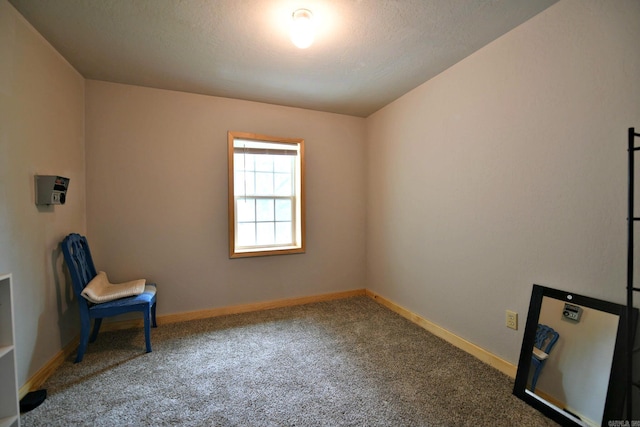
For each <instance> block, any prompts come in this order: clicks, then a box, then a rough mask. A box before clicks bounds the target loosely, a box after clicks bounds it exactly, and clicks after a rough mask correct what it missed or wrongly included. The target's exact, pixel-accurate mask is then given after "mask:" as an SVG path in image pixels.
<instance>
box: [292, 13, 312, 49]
mask: <svg viewBox="0 0 640 427" xmlns="http://www.w3.org/2000/svg"><path fill="white" fill-rule="evenodd" d="M292 19H293V22H292V24H291V33H290V36H291V41H292V42H293V44H294V45H296V46H297V47H299V48H300V49H306V48H308V47H309V46H311V43H313V37H314V28H313V14H312V13H311V11H310V10H309V9H298V10H296V11H295V12H293V16H292Z"/></svg>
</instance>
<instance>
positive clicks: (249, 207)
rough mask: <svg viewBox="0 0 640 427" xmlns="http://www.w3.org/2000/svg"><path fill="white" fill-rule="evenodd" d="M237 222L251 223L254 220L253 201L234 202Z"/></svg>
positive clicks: (239, 200)
mask: <svg viewBox="0 0 640 427" xmlns="http://www.w3.org/2000/svg"><path fill="white" fill-rule="evenodd" d="M236 209H237V214H236V215H237V217H238V222H253V221H255V220H256V201H255V200H253V199H248V200H247V199H238V201H237V202H236Z"/></svg>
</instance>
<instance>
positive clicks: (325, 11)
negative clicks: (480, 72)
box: [9, 0, 557, 117]
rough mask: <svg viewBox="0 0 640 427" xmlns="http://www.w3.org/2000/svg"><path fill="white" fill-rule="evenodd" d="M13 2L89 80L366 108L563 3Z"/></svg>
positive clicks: (346, 110) (335, 108) (342, 109)
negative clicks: (308, 16) (305, 21)
mask: <svg viewBox="0 0 640 427" xmlns="http://www.w3.org/2000/svg"><path fill="white" fill-rule="evenodd" d="M9 1H10V3H11V4H13V5H14V7H16V9H18V11H19V12H20V13H21V14H22V15H23V16H24V17H25V18H26V19H27V20H28V21H29V22H30V23H31V24H32V25H33V26H34V27H35V28H36V29H37V30H38V31H39V32H40V33H41V34H42V35H43V36H44V37H45V38H46V39H47V40H48V41H49V42H50V43H51V44H52V45H53V46H54V47H55V48H56V49H57V50H58V51H59V52H60V53H61V54H62V55H63V56H64V57H65V58H66V59H67V60H68V61H69V62H70V63H71V64H72V65H73V66H74V67H75V68H76V69H77V70H78V71H79V72H80V73H81V74H82V75H83V76H84V77H85V78H87V79H95V80H105V81H110V82H119V83H127V84H133V85H140V86H148V87H155V88H163V89H171V90H178V91H185V92H194V93H200V94H206V95H214V96H222V97H229V98H237V99H245V100H252V101H259V102H266V103H271V104H279V105H288V106H294V107H301V108H308V109H312V110H320V111H329V112H335V113H341V114H348V115H354V116H360V117H366V116H368V115H370V114H371V113H373V112H375V111H377V110H378V109H380V108H382V107H383V106H385V105H386V104H388V103H390V102H392V101H393V100H395V99H397V98H398V97H400V96H401V95H403V94H405V93H406V92H408V91H410V90H411V89H413V88H415V87H416V86H418V85H420V84H421V83H424V82H425V81H427V80H429V79H430V78H432V77H434V76H435V75H437V74H439V73H440V72H442V71H443V70H445V69H447V68H448V67H450V66H451V65H453V64H455V63H456V62H458V61H460V60H461V59H463V58H465V57H466V56H468V55H470V54H471V53H473V52H475V51H476V50H478V49H480V48H481V47H483V46H485V45H486V44H487V43H489V42H491V41H492V40H495V39H496V38H497V37H499V36H501V35H502V34H504V33H506V32H508V31H509V30H511V29H512V28H514V27H516V26H518V25H519V24H521V23H522V22H524V21H526V20H527V19H529V18H531V17H533V16H534V15H536V14H537V13H539V12H541V11H542V10H544V9H545V8H547V7H548V6H550V5H551V4H553V3H555V2H556V1H557V0H9ZM300 7H306V8H308V9H310V10H312V11H313V13H314V19H315V21H316V24H317V26H318V29H317V35H316V39H315V42H314V44H313V45H312V46H311V47H309V48H308V49H305V50H301V49H298V48H296V47H295V46H293V44H292V43H291V41H290V40H289V38H288V34H287V27H288V24H289V21H290V17H291V14H292V12H293V11H294V10H295V9H297V8H300Z"/></svg>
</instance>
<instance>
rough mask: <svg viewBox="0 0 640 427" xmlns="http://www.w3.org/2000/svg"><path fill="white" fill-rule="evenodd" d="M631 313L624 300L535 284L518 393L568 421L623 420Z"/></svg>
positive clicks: (605, 422)
mask: <svg viewBox="0 0 640 427" xmlns="http://www.w3.org/2000/svg"><path fill="white" fill-rule="evenodd" d="M626 316H627V308H626V307H625V306H623V305H620V304H615V303H611V302H607V301H602V300H598V299H595V298H590V297H585V296H582V295H578V294H575V293H570V292H565V291H560V290H557V289H552V288H548V287H545V286H540V285H533V291H532V293H531V302H530V305H529V313H528V315H527V323H526V327H525V331H524V337H523V340H522V349H521V351H520V360H519V363H518V371H517V374H516V381H515V385H514V389H513V394H515V395H516V396H517V397H519V398H520V399H522V400H524V401H525V402H527V403H528V404H530V405H531V406H533V407H535V408H537V409H538V410H539V411H541V412H542V413H544V414H545V415H547V416H548V417H550V418H552V419H553V420H555V421H557V422H559V423H560V424H562V425H571V426H607V425H609V421H615V420H622V419H623V418H624V399H625V386H624V385H625V383H626V380H625V362H624V352H625V343H626V341H625V340H626V328H627V320H626ZM632 316H633V317H634V324H635V319H636V318H637V310H634V312H633V313H632Z"/></svg>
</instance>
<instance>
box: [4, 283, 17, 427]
mask: <svg viewBox="0 0 640 427" xmlns="http://www.w3.org/2000/svg"><path fill="white" fill-rule="evenodd" d="M12 291H13V289H12V285H11V274H0V427H19V426H20V402H19V399H18V375H17V373H18V371H17V369H16V348H15V326H14V324H13V292H12Z"/></svg>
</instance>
